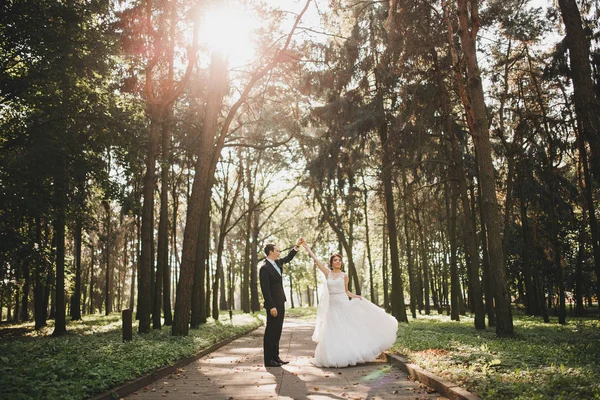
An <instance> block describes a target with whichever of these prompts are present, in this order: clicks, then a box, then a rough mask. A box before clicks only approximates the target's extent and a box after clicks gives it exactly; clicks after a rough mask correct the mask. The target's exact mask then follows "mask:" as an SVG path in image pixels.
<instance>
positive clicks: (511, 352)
mask: <svg viewBox="0 0 600 400" xmlns="http://www.w3.org/2000/svg"><path fill="white" fill-rule="evenodd" d="M514 325H515V331H516V335H515V337H514V338H508V339H498V338H496V335H495V332H494V330H493V328H492V329H487V330H486V331H476V330H475V329H474V328H473V319H472V318H468V317H462V316H461V321H460V322H454V321H450V317H447V316H440V315H433V316H419V318H418V319H417V320H410V322H409V324H401V325H400V328H399V330H398V341H397V342H396V344H395V345H394V347H393V349H392V352H394V353H399V354H403V355H405V356H407V357H408V358H409V359H410V360H411V361H412V362H414V363H415V364H417V365H419V366H421V367H422V368H424V369H426V370H428V371H431V372H433V373H435V374H437V375H438V376H441V377H443V378H445V379H447V380H450V381H452V382H455V383H457V384H459V385H460V386H462V387H464V388H466V389H467V390H469V391H471V392H473V393H476V394H477V395H479V396H480V397H482V398H484V399H523V400H524V399H600V380H599V379H598V376H600V362H599V360H600V323H599V322H598V320H597V319H577V320H575V319H571V320H570V321H568V323H567V325H565V326H561V325H558V323H557V321H556V319H553V320H551V323H550V324H544V323H543V322H542V321H541V320H540V319H539V318H533V317H528V316H524V315H518V313H517V315H515V316H514Z"/></svg>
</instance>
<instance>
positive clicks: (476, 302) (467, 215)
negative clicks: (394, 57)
mask: <svg viewBox="0 0 600 400" xmlns="http://www.w3.org/2000/svg"><path fill="white" fill-rule="evenodd" d="M431 53H432V55H433V59H434V63H435V70H436V76H437V83H438V87H439V92H440V98H441V102H442V111H443V113H444V123H445V129H446V132H447V134H448V137H449V138H450V147H451V151H452V158H453V160H454V165H453V167H452V169H453V175H454V176H455V177H456V179H457V180H458V189H459V192H460V198H461V204H462V208H463V214H464V219H465V253H466V259H467V269H468V273H469V292H470V294H471V296H470V299H469V302H470V303H471V304H472V308H473V312H474V314H475V321H474V322H475V329H485V309H484V307H483V298H482V294H481V284H480V282H479V252H478V249H477V238H476V235H475V219H474V218H473V210H472V209H471V206H470V204H469V195H468V190H467V178H466V175H465V167H464V161H463V154H462V151H461V149H460V145H459V142H458V138H457V137H456V134H455V132H454V121H453V120H452V113H451V110H450V104H449V100H448V93H447V90H446V87H445V85H444V81H443V79H442V75H441V71H440V70H439V65H438V59H437V52H436V51H435V50H432V51H431Z"/></svg>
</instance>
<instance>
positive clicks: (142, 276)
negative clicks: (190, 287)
mask: <svg viewBox="0 0 600 400" xmlns="http://www.w3.org/2000/svg"><path fill="white" fill-rule="evenodd" d="M150 118H151V122H150V137H149V140H148V149H147V154H146V175H145V176H144V189H143V196H144V203H143V206H142V251H141V255H140V270H139V279H138V280H139V284H138V309H137V317H138V319H139V326H138V331H139V333H148V332H150V314H151V311H152V302H151V299H152V269H153V265H152V260H153V254H152V249H153V244H152V243H153V241H154V188H155V179H156V171H155V168H156V151H157V147H158V139H159V132H160V122H159V121H160V117H159V116H158V115H156V114H154V113H151V114H150Z"/></svg>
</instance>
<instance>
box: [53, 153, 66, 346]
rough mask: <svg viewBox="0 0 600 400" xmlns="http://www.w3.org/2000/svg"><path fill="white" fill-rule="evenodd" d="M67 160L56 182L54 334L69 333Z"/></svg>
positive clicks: (63, 162)
mask: <svg viewBox="0 0 600 400" xmlns="http://www.w3.org/2000/svg"><path fill="white" fill-rule="evenodd" d="M65 164H66V162H65V161H62V166H61V171H60V172H59V176H58V177H57V182H56V188H55V190H56V196H57V213H58V215H57V217H56V224H55V228H54V229H55V235H56V294H55V296H56V297H55V299H56V300H55V304H56V314H55V319H54V332H52V336H62V335H65V334H66V333H67V320H66V310H65V305H66V303H65V224H66V211H67V210H66V208H67V189H66V186H67V185H66V176H65V174H66V167H65Z"/></svg>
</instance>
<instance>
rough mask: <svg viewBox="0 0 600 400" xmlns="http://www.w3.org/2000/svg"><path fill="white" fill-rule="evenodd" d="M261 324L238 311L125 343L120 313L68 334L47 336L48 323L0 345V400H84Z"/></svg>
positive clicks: (88, 321) (78, 325) (88, 319)
mask: <svg viewBox="0 0 600 400" xmlns="http://www.w3.org/2000/svg"><path fill="white" fill-rule="evenodd" d="M261 324H262V321H261V320H260V319H259V318H258V317H256V316H252V315H247V314H238V315H235V316H234V318H233V323H230V322H229V320H228V316H227V318H222V320H220V321H217V322H215V321H214V320H210V321H209V322H208V323H207V324H205V325H202V326H201V327H200V329H195V330H191V331H190V335H189V336H186V337H174V336H171V334H170V333H171V330H170V329H169V327H163V329H162V330H152V332H150V333H149V334H145V335H134V336H133V340H132V341H131V342H123V341H122V334H121V318H120V315H119V314H112V315H110V316H108V317H104V316H99V315H94V316H84V318H83V321H72V322H70V323H69V332H70V334H69V335H67V336H63V337H60V338H52V337H49V336H46V335H45V334H44V333H45V332H47V333H48V334H49V333H50V332H51V330H52V328H51V327H49V328H47V330H46V331H45V332H42V333H41V334H40V333H35V332H32V334H31V335H32V336H26V337H22V338H19V339H14V340H9V341H5V342H3V343H1V344H0V354H2V356H1V359H0V361H1V362H0V387H2V398H3V399H41V398H44V399H84V398H88V397H90V396H92V395H94V394H97V393H101V392H103V391H106V390H109V389H110V388H112V387H115V386H117V385H120V384H122V383H124V382H125V381H128V380H131V379H134V378H137V377H139V376H141V375H143V374H146V373H148V372H151V371H153V370H156V369H158V368H160V367H163V366H166V365H172V364H174V363H175V362H177V361H178V360H180V359H182V358H185V357H190V356H192V355H194V354H196V353H197V352H199V351H201V350H202V349H205V348H207V347H209V346H211V345H213V344H214V343H217V342H219V341H222V340H224V339H227V338H230V337H232V336H235V335H238V334H241V333H244V332H247V331H248V330H251V329H255V328H257V327H258V326H260V325H261ZM134 325H137V323H136V322H134ZM12 327H14V326H11V328H12ZM136 331H137V328H136V327H135V326H134V332H136Z"/></svg>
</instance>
